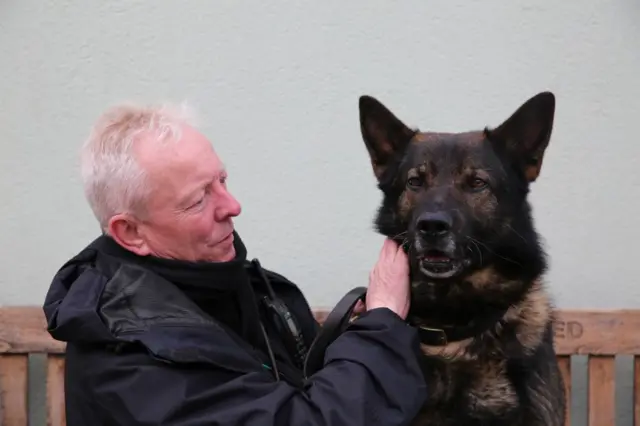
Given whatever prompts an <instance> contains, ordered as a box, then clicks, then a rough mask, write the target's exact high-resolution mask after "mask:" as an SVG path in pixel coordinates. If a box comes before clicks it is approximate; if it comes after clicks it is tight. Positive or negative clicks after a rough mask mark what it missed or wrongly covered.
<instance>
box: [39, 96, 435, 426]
mask: <svg viewBox="0 0 640 426" xmlns="http://www.w3.org/2000/svg"><path fill="white" fill-rule="evenodd" d="M187 118H188V117H187V116H185V115H183V114H181V113H180V112H179V110H177V109H169V108H153V107H135V106H118V107H114V108H112V109H110V110H109V111H108V112H107V113H105V114H104V115H103V116H102V117H101V119H100V120H99V122H98V123H97V124H96V126H95V128H94V129H93V131H92V133H91V135H90V137H89V139H88V141H87V143H86V144H85V147H84V150H83V156H82V175H83V179H84V183H85V191H86V196H87V199H88V202H89V204H90V206H91V208H92V210H93V212H94V213H95V216H96V218H97V220H98V222H99V223H100V227H101V229H102V235H101V236H99V237H97V238H96V239H95V240H94V241H93V242H91V243H90V244H89V245H88V246H87V247H85V248H84V249H83V250H81V251H80V252H79V253H78V254H77V255H76V256H74V257H73V258H72V259H70V260H69V261H67V262H66V263H65V264H64V265H63V266H62V267H61V268H60V270H59V271H58V272H57V274H56V275H55V276H54V278H53V281H52V283H51V287H50V289H49V291H48V293H47V295H46V300H45V303H44V312H45V314H46V318H47V321H48V330H49V332H50V334H51V336H53V337H54V338H55V339H58V340H61V341H64V342H66V343H67V358H66V366H67V367H66V379H65V380H66V383H65V390H66V410H67V424H68V426H88V425H91V426H99V425H128V426H129V425H130V426H133V425H161V424H162V425H181V426H191V425H240V424H243V425H260V426H268V425H333V426H340V425H345V426H347V425H348V426H360V425H362V426H364V425H367V426H372V425H406V424H407V423H408V422H409V421H410V419H411V418H412V417H413V416H414V415H415V414H416V413H417V411H418V410H419V407H420V405H421V404H422V402H423V400H424V399H425V398H426V391H425V388H424V386H425V385H424V382H423V379H422V375H421V371H420V367H419V365H418V361H417V353H418V351H419V343H418V337H417V334H416V331H415V329H413V328H412V327H409V326H408V325H407V324H406V323H405V321H403V320H404V318H405V316H406V315H407V311H408V307H409V295H408V292H409V288H408V287H409V283H408V269H407V268H408V267H407V260H406V257H405V254H404V252H403V250H402V249H399V248H398V247H397V246H396V245H395V244H394V243H393V242H391V241H385V243H384V245H383V247H382V250H381V252H380V257H379V259H378V261H377V263H376V264H375V266H374V268H373V269H372V272H371V274H370V280H369V283H368V284H369V287H368V293H367V297H366V304H365V305H366V307H365V308H364V309H365V312H363V313H362V315H361V316H360V317H359V318H358V319H356V320H355V321H354V322H353V323H352V324H351V325H350V327H349V328H348V330H347V331H346V332H345V333H343V334H342V335H340V336H339V337H338V338H337V339H336V340H335V341H334V342H333V343H332V344H331V345H330V346H329V347H328V349H327V351H326V354H325V359H324V366H323V367H322V368H321V369H320V370H319V371H318V372H316V373H315V374H313V375H312V376H310V377H303V375H302V372H301V369H300V360H301V358H302V357H303V356H304V353H300V351H301V350H302V349H301V348H304V347H308V346H309V345H310V343H311V341H312V340H313V338H314V336H315V333H316V332H317V323H316V322H315V321H314V318H313V316H312V313H311V310H310V308H309V305H308V304H307V302H306V300H305V298H304V296H303V295H302V293H301V292H300V291H299V290H298V288H297V286H296V285H294V284H293V283H292V282H290V281H289V280H287V279H286V278H285V277H283V276H281V275H279V274H276V273H274V272H272V271H269V270H266V269H262V268H261V266H260V263H259V262H258V261H256V260H254V261H248V260H247V250H246V248H245V246H244V245H243V243H242V240H241V239H240V236H239V235H238V233H237V232H236V230H235V229H234V225H233V218H234V217H235V216H237V215H238V214H240V210H241V208H240V204H239V203H238V201H236V199H235V198H234V197H233V196H232V195H231V193H230V192H229V191H228V190H227V186H226V180H227V172H226V171H225V168H224V167H223V164H222V162H221V160H220V158H218V156H217V155H216V152H215V151H214V150H213V148H212V146H211V144H210V143H209V142H208V140H207V139H206V138H205V136H203V135H202V134H201V133H200V132H199V131H197V130H196V128H195V125H194V124H193V123H192V122H191V121H189V120H188V119H187ZM276 299H277V300H279V301H281V302H283V303H284V305H286V307H287V309H288V310H289V311H290V312H291V314H292V316H293V318H294V319H295V321H297V324H298V326H299V330H300V335H299V336H298V337H299V339H298V340H297V341H296V346H295V347H292V345H291V343H290V342H291V339H290V336H289V337H287V336H285V335H283V332H282V330H281V329H279V328H278V326H277V324H276V323H277V321H276V319H274V317H273V316H272V315H270V313H271V311H270V309H269V305H270V303H273V302H274V300H276Z"/></svg>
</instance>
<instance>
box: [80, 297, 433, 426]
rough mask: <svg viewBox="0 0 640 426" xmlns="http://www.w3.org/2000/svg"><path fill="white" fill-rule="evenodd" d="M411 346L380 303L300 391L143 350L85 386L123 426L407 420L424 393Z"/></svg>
mask: <svg viewBox="0 0 640 426" xmlns="http://www.w3.org/2000/svg"><path fill="white" fill-rule="evenodd" d="M418 351H419V343H418V337H417V332H416V331H415V330H414V329H413V328H411V327H409V326H408V325H406V323H405V322H404V321H402V320H401V319H400V318H399V317H398V316H397V315H396V314H395V313H393V312H392V311H390V310H389V309H386V308H379V309H375V310H371V311H368V312H366V313H365V314H363V315H362V316H361V317H360V318H358V319H357V320H355V321H354V322H353V323H352V324H351V325H350V327H349V328H348V329H347V331H345V333H343V334H342V335H341V336H339V337H338V338H337V339H336V340H335V341H334V342H333V343H332V344H331V345H330V346H329V347H328V348H327V352H326V356H325V365H324V367H323V368H322V369H321V370H320V371H318V372H317V373H316V374H315V375H314V376H312V377H311V378H310V380H309V381H308V385H307V387H306V389H304V390H301V389H298V388H296V387H294V386H291V385H289V384H287V383H286V382H284V381H280V382H276V381H275V380H274V378H273V376H272V375H271V374H270V373H269V372H268V371H264V372H255V373H248V374H244V375H238V374H237V373H236V374H231V373H229V372H228V371H226V370H225V371H223V370H216V369H214V368H209V367H206V366H205V367H203V368H197V369H195V368H193V367H189V368H179V367H175V366H172V365H168V364H167V365H165V364H162V363H154V361H153V360H152V359H150V358H148V357H146V356H145V355H140V358H137V359H135V360H134V359H132V358H128V357H122V358H121V360H120V361H114V362H116V363H117V365H111V366H109V367H108V368H107V369H106V370H105V373H104V374H103V375H102V374H101V375H100V376H99V377H95V378H94V383H93V385H92V387H93V388H94V389H95V390H96V393H95V400H96V401H97V402H98V403H99V404H100V405H101V406H102V409H103V410H104V411H105V413H106V414H108V415H110V416H113V420H114V422H115V423H117V424H123V425H124V424H126V425H132V426H133V425H175V426H178V425H179V426H195V425H199V426H201V425H225V426H226V425H255V426H258V425H259V426H272V425H273V426H275V425H290V426H298V425H300V426H302V425H305V426H319V425H332V426H343V425H344V426H347V425H348V426H365V425H366V426H376V425H385V426H393V425H407V424H408V423H409V421H410V419H412V418H413V417H414V416H415V415H416V414H417V412H418V411H419V409H420V406H421V405H422V403H423V402H424V400H425V398H426V389H425V384H424V380H423V378H422V374H421V370H420V367H419V364H418V357H417V355H418ZM115 359H118V358H117V357H115ZM125 360H126V361H125ZM141 360H144V361H141Z"/></svg>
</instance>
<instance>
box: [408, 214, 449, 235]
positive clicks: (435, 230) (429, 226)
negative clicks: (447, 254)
mask: <svg viewBox="0 0 640 426" xmlns="http://www.w3.org/2000/svg"><path fill="white" fill-rule="evenodd" d="M452 226H453V218H452V217H451V215H450V214H449V213H447V212H427V213H423V214H421V215H420V216H419V217H418V221H417V224H416V230H417V231H418V232H419V233H420V235H422V236H423V237H425V238H431V239H433V238H440V237H443V236H445V235H447V234H448V233H449V232H451V227H452Z"/></svg>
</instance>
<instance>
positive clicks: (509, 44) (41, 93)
mask: <svg viewBox="0 0 640 426" xmlns="http://www.w3.org/2000/svg"><path fill="white" fill-rule="evenodd" d="M639 23H640V3H638V2H637V1H632V0H621V1H617V2H611V1H605V0H585V1H566V2H558V1H551V0H546V1H539V2H533V3H532V2H524V1H509V2H507V1H498V0H490V1H484V2H470V1H463V0H449V1H446V2H426V1H425V2H418V1H413V2H408V1H407V2H392V1H386V2H385V1H372V0H370V1H367V2H366V3H365V2H339V1H324V2H311V1H302V2H283V1H280V2H278V1H269V2H258V1H254V2H236V1H225V2H222V1H216V2H212V1H204V0H202V1H187V2H168V1H167V2H152V1H109V2H96V1H80V0H76V1H68V0H66V1H65V0H56V1H45V0H38V1H36V0H20V1H18V0H5V1H2V2H0V98H1V104H0V105H1V110H0V143H1V151H0V196H1V197H2V202H1V203H0V221H1V222H2V232H0V271H1V273H0V304H40V303H41V302H42V300H43V298H44V293H45V291H46V289H47V286H48V285H49V280H50V277H51V275H52V274H53V273H54V272H55V271H56V269H57V268H58V267H59V266H60V265H61V264H62V263H63V262H64V261H65V260H66V259H67V258H68V257H69V256H72V255H73V254H75V253H76V252H77V251H78V250H80V249H81V248H82V247H83V246H84V245H85V244H86V243H88V242H89V241H90V240H91V239H92V238H94V237H95V236H96V235H97V226H96V223H95V221H94V219H93V217H92V215H91V213H90V210H89V209H88V207H87V206H86V204H85V201H84V199H83V195H82V191H81V187H80V181H79V178H78V167H77V166H78V163H77V151H78V148H79V146H80V144H81V142H82V139H83V138H84V137H85V136H86V134H87V131H88V128H89V126H90V124H91V123H92V121H93V120H94V119H95V118H96V116H97V115H98V114H99V113H100V111H101V110H102V109H104V108H105V107H106V106H107V105H109V104H111V103H114V102H117V101H121V100H125V99H127V100H128V99H131V100H139V101H145V102H146V101H152V102H155V101H161V100H172V101H181V100H188V101H189V102H191V103H192V104H193V105H194V106H195V107H196V108H197V109H198V111H199V112H200V114H201V116H202V117H203V118H204V129H203V130H204V131H205V133H206V134H207V135H208V136H209V137H210V138H211V140H212V142H213V143H214V145H215V147H216V149H217V150H218V151H219V153H220V155H221V156H222V157H223V159H224V161H225V162H226V163H227V165H228V167H229V169H230V172H231V175H230V180H229V185H230V187H231V190H232V191H233V192H234V193H235V194H236V195H237V197H238V198H239V199H240V201H241V202H242V204H243V208H244V211H243V213H242V215H241V217H240V218H239V219H238V220H237V228H238V230H239V232H240V233H241V235H242V236H243V238H244V240H245V242H246V243H247V245H248V248H249V255H250V256H257V257H259V258H261V260H262V263H263V264H264V265H267V266H269V267H271V268H274V269H276V270H279V271H281V272H282V273H284V274H285V275H287V276H288V277H290V278H292V279H294V280H295V281H296V282H298V283H299V285H300V286H301V287H302V288H303V290H304V291H305V292H306V294H307V295H308V297H309V300H310V302H311V303H312V304H313V305H332V304H333V303H335V302H336V301H337V299H338V298H339V297H340V296H341V295H342V294H343V293H344V292H345V291H347V290H348V289H349V288H351V287H353V286H356V285H363V284H366V279H367V275H368V271H369V269H370V267H371V266H372V265H373V262H374V261H375V258H376V256H377V254H378V251H379V247H380V244H381V238H380V237H379V236H378V235H376V234H375V233H374V232H373V231H372V227H371V220H372V217H373V214H374V212H375V209H376V207H377V203H378V202H379V200H380V194H379V193H378V192H377V189H376V187H375V180H374V178H373V174H372V173H371V170H370V166H369V162H368V158H367V155H366V151H365V149H364V146H363V143H362V140H361V138H360V133H359V127H358V111H357V99H358V96H360V95H361V94H371V95H374V96H377V97H378V98H379V99H380V100H382V101H383V102H384V103H386V104H387V105H388V106H389V107H390V108H392V109H393V111H395V112H396V113H398V115H400V117H402V118H403V119H404V120H405V122H406V123H407V124H409V125H412V126H420V127H421V128H423V129H437V130H449V131H456V130H465V129H470V128H480V127H482V126H484V125H487V124H488V125H493V124H498V123H499V122H500V121H501V120H503V119H504V118H506V117H507V116H508V114H510V113H511V112H512V111H513V110H514V109H515V108H517V107H518V106H519V105H520V104H521V103H522V102H523V101H524V100H526V99H527V98H528V97H529V96H531V95H533V94H535V93H537V92H538V91H541V90H547V89H548V90H552V91H554V92H555V93H556V95H557V116H556V125H555V131H554V135H553V139H552V142H551V146H550V147H549V149H548V151H547V156H546V158H545V162H544V167H543V170H542V176H541V178H540V180H539V181H538V182H537V183H536V184H535V185H534V186H533V192H532V194H531V200H532V202H533V204H534V214H535V218H536V221H537V225H538V228H539V230H540V232H541V233H542V234H543V235H544V237H545V244H546V248H547V250H548V252H549V254H550V259H551V268H550V272H549V274H548V282H549V285H550V288H551V290H552V292H553V295H554V297H555V298H556V302H557V304H558V305H559V306H561V307H575V308H623V307H638V304H639V303H638V302H639V300H640V286H639V285H638V283H637V282H636V281H637V277H638V276H639V275H640V262H638V261H637V260H636V257H637V254H638V249H637V245H638V244H637V242H638V240H639V239H640V228H639V227H638V225H637V223H636V212H637V211H638V208H639V207H640V197H639V189H640V174H639V173H638V166H639V165H640V163H639V159H640V143H639V142H638V140H637V139H638V137H637V135H638V131H637V125H638V119H639V117H640V101H639V100H640V83H638V81H639V80H638V76H640V55H639V54H638V52H640V24H639Z"/></svg>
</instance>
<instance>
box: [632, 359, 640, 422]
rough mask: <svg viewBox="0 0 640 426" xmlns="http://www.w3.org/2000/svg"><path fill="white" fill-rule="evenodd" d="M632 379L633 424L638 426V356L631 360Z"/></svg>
mask: <svg viewBox="0 0 640 426" xmlns="http://www.w3.org/2000/svg"><path fill="white" fill-rule="evenodd" d="M633 377H634V380H633V401H634V404H633V406H634V410H633V412H634V415H633V424H634V426H640V356H637V357H635V358H634V360H633Z"/></svg>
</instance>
